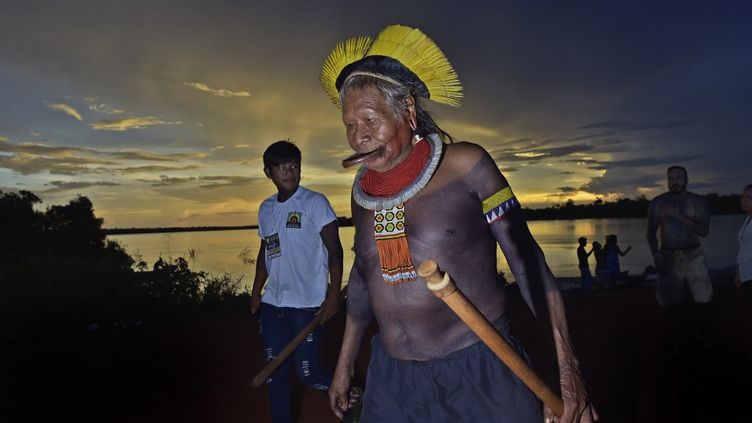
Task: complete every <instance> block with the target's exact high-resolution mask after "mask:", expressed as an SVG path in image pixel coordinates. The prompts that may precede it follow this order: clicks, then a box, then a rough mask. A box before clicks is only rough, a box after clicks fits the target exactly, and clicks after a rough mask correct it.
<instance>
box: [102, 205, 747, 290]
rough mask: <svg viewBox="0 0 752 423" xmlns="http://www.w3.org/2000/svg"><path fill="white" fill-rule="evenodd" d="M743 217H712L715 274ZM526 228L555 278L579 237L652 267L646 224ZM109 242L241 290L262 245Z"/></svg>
mask: <svg viewBox="0 0 752 423" xmlns="http://www.w3.org/2000/svg"><path fill="white" fill-rule="evenodd" d="M744 218H745V215H742V214H738V215H723V216H713V218H712V219H711V223H710V234H709V235H708V237H707V238H705V239H703V240H702V245H703V248H704V250H705V254H706V258H707V263H708V267H709V268H710V269H711V270H716V269H726V268H730V267H733V266H734V265H735V263H736V253H737V248H738V242H737V238H736V234H737V232H738V230H739V227H740V226H741V225H742V223H744ZM528 224H529V226H530V231H531V232H532V234H533V236H534V237H535V239H536V241H537V242H538V244H539V245H540V246H541V248H542V249H543V252H544V253H545V255H546V262H547V263H548V265H549V267H550V268H551V270H552V271H553V273H554V275H556V276H559V277H572V276H579V270H578V268H577V254H576V249H577V238H579V237H581V236H584V237H586V238H588V244H590V243H592V242H593V241H596V240H597V241H599V242H600V243H601V244H604V243H605V239H604V238H605V236H606V235H608V234H616V235H618V237H619V246H620V247H621V248H622V250H624V249H626V248H627V247H628V246H629V245H631V246H632V251H630V252H629V253H628V254H627V255H626V256H624V257H621V267H622V270H628V271H629V273H630V274H641V273H642V272H643V271H644V270H645V267H646V266H648V265H649V264H651V258H650V252H649V250H648V246H647V242H646V240H645V230H646V229H645V219H577V220H546V221H532V222H529V223H528ZM354 231H355V229H354V228H353V227H344V228H340V238H341V240H342V247H343V249H344V252H345V263H344V269H345V279H344V281H345V283H346V281H347V276H348V274H349V271H350V267H351V266H352V262H353V258H354V254H353V252H352V250H351V247H352V240H353V235H354ZM108 238H109V239H111V240H115V241H118V242H119V243H120V244H121V245H122V246H124V247H125V249H126V251H128V253H129V254H130V255H131V256H133V257H134V258H136V259H137V261H138V260H144V261H146V263H147V264H148V266H149V267H151V266H152V265H153V264H154V262H155V261H156V260H157V259H159V258H160V257H162V258H164V259H170V258H173V259H174V258H177V257H184V258H186V259H187V260H188V263H189V264H190V267H191V269H192V270H195V271H204V272H208V273H212V274H215V275H220V274H224V273H229V274H231V275H232V276H234V277H236V278H238V277H242V285H243V286H244V287H246V288H248V289H250V284H252V283H253V277H254V274H255V264H253V263H250V262H249V260H248V259H255V258H256V255H257V253H258V249H259V245H260V241H259V238H258V235H257V233H256V231H255V230H229V231H205V232H171V233H160V234H131V235H110V236H108ZM588 248H589V247H588ZM497 257H498V259H497V260H498V268H499V270H500V271H502V272H504V273H505V274H506V275H507V278H508V279H511V274H510V273H509V268H508V266H507V263H506V261H505V260H504V256H503V255H502V254H501V251H500V250H499V251H498V254H497ZM590 265H591V269H593V268H594V267H595V264H594V258H593V257H592V256H591V259H590Z"/></svg>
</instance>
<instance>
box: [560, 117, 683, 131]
mask: <svg viewBox="0 0 752 423" xmlns="http://www.w3.org/2000/svg"><path fill="white" fill-rule="evenodd" d="M690 125H692V122H691V121H689V120H687V119H676V120H666V121H656V122H623V121H622V122H619V121H606V122H594V123H589V124H587V125H583V126H578V127H576V128H574V129H602V128H611V129H614V130H616V131H623V132H637V131H647V130H652V129H658V130H665V129H675V128H683V127H686V126H690Z"/></svg>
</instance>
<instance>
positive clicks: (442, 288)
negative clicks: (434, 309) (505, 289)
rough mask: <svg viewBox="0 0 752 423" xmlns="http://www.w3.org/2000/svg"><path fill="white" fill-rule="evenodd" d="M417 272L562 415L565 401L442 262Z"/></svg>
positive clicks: (428, 264) (429, 262) (430, 262)
mask: <svg viewBox="0 0 752 423" xmlns="http://www.w3.org/2000/svg"><path fill="white" fill-rule="evenodd" d="M418 275H419V276H420V277H421V278H423V279H425V280H426V285H427V286H428V289H430V290H431V292H433V293H434V295H436V296H437V297H439V298H441V299H442V300H443V301H444V302H445V303H446V304H447V305H448V306H449V308H451V309H452V311H454V313H455V314H457V316H458V317H459V318H460V319H461V320H462V321H463V322H465V324H466V325H467V326H468V327H469V328H470V329H471V330H472V331H473V332H475V334H476V335H478V337H479V338H480V339H481V340H482V341H483V342H484V343H485V344H486V345H487V346H488V348H490V349H491V351H493V352H494V354H496V356H497V357H499V358H500V359H501V361H503V362H504V364H506V365H507V367H509V369H510V370H512V372H513V373H514V374H515V375H517V377H519V378H520V380H522V382H523V383H524V384H525V385H527V387H528V388H530V390H531V391H533V393H534V394H535V395H536V396H537V397H538V398H540V399H541V400H542V401H543V403H545V404H546V405H547V406H548V407H549V408H550V409H551V411H553V412H554V414H556V415H557V416H561V415H562V413H563V412H564V403H563V402H562V401H561V398H559V396H558V395H556V394H555V393H554V392H553V391H551V389H549V388H548V386H546V384H545V383H544V382H543V381H542V380H541V379H540V378H539V377H538V375H536V374H535V372H533V369H531V368H530V366H528V365H527V362H526V361H525V360H523V359H522V357H520V355H519V354H517V351H515V350H514V349H513V348H512V347H510V346H509V344H508V343H507V342H506V341H505V340H504V338H502V337H501V335H499V332H498V331H496V328H494V327H493V326H492V325H491V323H489V322H488V320H487V319H486V318H485V316H483V315H482V314H481V313H480V311H478V309H477V308H475V306H474V305H473V303H471V302H470V301H469V300H468V299H467V297H465V295H463V294H462V292H461V291H460V290H459V289H457V286H456V285H455V284H454V281H453V280H452V278H451V277H450V276H449V274H448V273H445V272H442V271H441V270H439V265H438V264H437V263H436V262H435V261H433V260H426V261H424V262H423V263H421V265H420V267H419V268H418Z"/></svg>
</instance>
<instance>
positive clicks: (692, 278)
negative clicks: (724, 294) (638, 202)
mask: <svg viewBox="0 0 752 423" xmlns="http://www.w3.org/2000/svg"><path fill="white" fill-rule="evenodd" d="M666 177H667V179H668V189H669V191H668V192H666V193H663V194H661V195H659V196H657V197H655V198H654V199H653V200H652V201H651V202H650V207H649V209H648V225H647V227H648V230H647V239H648V245H649V246H650V252H651V253H652V254H653V262H654V265H655V268H656V270H658V273H659V275H660V276H659V278H658V284H657V286H656V291H655V298H656V300H657V301H658V305H659V306H661V307H663V308H664V309H665V310H666V312H667V314H668V317H669V320H670V322H671V327H672V331H673V334H672V335H673V338H674V339H673V346H672V351H671V354H672V355H677V354H679V353H681V352H682V349H683V344H684V339H683V336H682V326H683V323H682V318H681V310H680V307H681V304H682V302H683V301H684V286H685V284H686V285H687V286H688V287H689V290H690V292H691V293H692V297H693V299H694V302H695V317H696V319H695V322H696V324H695V328H696V335H697V338H698V339H700V341H701V342H702V343H703V344H704V345H703V346H704V347H712V345H711V343H710V340H709V338H708V335H709V333H708V328H707V325H708V318H709V316H708V314H709V307H710V301H711V299H712V297H713V285H712V284H711V281H710V275H709V274H708V269H707V267H706V266H705V256H704V254H703V252H702V247H701V246H700V237H705V236H707V235H708V231H709V228H710V208H709V207H708V203H707V201H706V200H705V197H703V196H700V195H697V194H695V193H692V192H689V191H687V182H688V181H689V178H688V176H687V170H686V169H685V168H684V167H682V166H671V167H669V168H668V170H667V171H666ZM658 228H660V230H661V231H660V232H661V243H660V247H659V246H658V238H657V236H656V231H657V230H658Z"/></svg>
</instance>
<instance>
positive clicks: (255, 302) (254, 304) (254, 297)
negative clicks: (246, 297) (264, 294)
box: [251, 295, 261, 315]
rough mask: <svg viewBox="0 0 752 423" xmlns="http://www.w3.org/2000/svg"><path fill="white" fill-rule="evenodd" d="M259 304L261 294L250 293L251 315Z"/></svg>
mask: <svg viewBox="0 0 752 423" xmlns="http://www.w3.org/2000/svg"><path fill="white" fill-rule="evenodd" d="M260 306H261V296H260V295H251V315H255V314H256V312H257V311H258V309H259V307H260Z"/></svg>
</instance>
